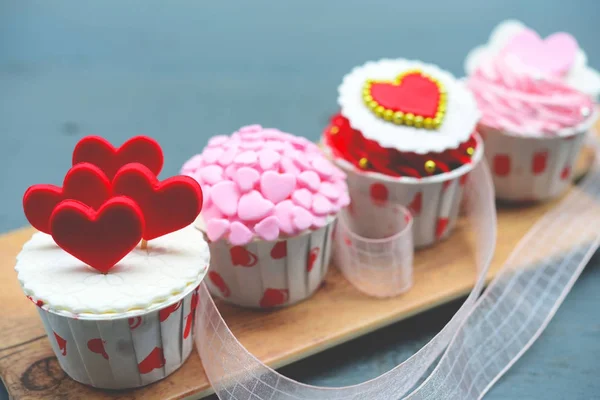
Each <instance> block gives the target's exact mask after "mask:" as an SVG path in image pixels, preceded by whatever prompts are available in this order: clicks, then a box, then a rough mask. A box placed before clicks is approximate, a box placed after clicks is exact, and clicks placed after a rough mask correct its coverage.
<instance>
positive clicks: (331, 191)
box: [319, 182, 342, 200]
mask: <svg viewBox="0 0 600 400" xmlns="http://www.w3.org/2000/svg"><path fill="white" fill-rule="evenodd" d="M319 193H321V194H322V195H323V196H325V197H327V198H329V199H332V200H337V198H338V197H340V194H342V192H341V191H340V189H339V188H338V187H337V186H335V185H334V184H332V183H330V182H323V183H321V187H320V188H319Z"/></svg>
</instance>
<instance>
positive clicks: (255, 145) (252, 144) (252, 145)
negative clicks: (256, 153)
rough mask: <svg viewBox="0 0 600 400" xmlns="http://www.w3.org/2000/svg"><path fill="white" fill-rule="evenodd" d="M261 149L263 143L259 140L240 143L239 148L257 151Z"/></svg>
mask: <svg viewBox="0 0 600 400" xmlns="http://www.w3.org/2000/svg"><path fill="white" fill-rule="evenodd" d="M262 147H263V142H262V141H260V140H253V141H247V140H244V141H243V142H242V143H240V148H241V149H244V150H257V149H261V148H262Z"/></svg>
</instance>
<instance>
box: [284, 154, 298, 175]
mask: <svg viewBox="0 0 600 400" xmlns="http://www.w3.org/2000/svg"><path fill="white" fill-rule="evenodd" d="M281 169H282V170H283V172H286V173H288V174H292V175H298V174H299V173H300V169H299V168H298V167H296V165H295V164H294V162H293V161H292V159H291V158H289V157H286V156H282V157H281Z"/></svg>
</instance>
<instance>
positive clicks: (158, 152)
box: [73, 136, 164, 179]
mask: <svg viewBox="0 0 600 400" xmlns="http://www.w3.org/2000/svg"><path fill="white" fill-rule="evenodd" d="M163 161H164V159H163V152H162V149H161V147H160V145H159V144H158V142H157V141H156V140H154V139H152V138H149V137H147V136H135V137H133V138H131V139H129V140H128V141H126V142H125V143H123V144H122V145H121V147H119V148H115V147H114V146H113V145H112V144H110V142H109V141H108V140H106V139H104V138H102V137H99V136H86V137H84V138H83V139H81V140H80V141H79V142H78V143H77V145H76V146H75V149H74V150H73V165H76V164H79V163H82V162H89V163H92V164H94V165H97V166H98V167H100V169H102V170H103V171H104V173H105V174H106V175H107V176H108V177H109V178H111V179H112V177H113V176H114V175H115V174H116V172H117V171H118V170H119V169H120V168H121V167H122V166H124V165H126V164H129V163H134V162H137V163H140V164H143V165H145V166H146V167H148V169H150V171H152V173H153V174H154V175H158V174H159V172H160V170H161V169H162V166H163Z"/></svg>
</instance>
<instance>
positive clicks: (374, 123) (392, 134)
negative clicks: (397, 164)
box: [338, 59, 480, 154]
mask: <svg viewBox="0 0 600 400" xmlns="http://www.w3.org/2000/svg"><path fill="white" fill-rule="evenodd" d="M412 69H420V70H421V71H423V72H425V73H428V74H429V75H431V76H433V77H435V78H436V79H438V80H439V81H441V82H442V83H443V84H444V86H445V87H446V91H447V92H448V94H447V96H448V103H447V106H446V115H445V116H444V120H443V121H442V125H441V126H440V127H439V128H438V129H434V130H428V129H423V128H415V127H411V126H406V125H396V124H394V123H392V122H389V121H385V120H383V119H382V118H379V117H377V116H376V115H375V114H374V113H373V112H372V111H371V110H370V109H369V108H368V107H367V106H366V105H365V104H364V102H363V97H362V91H363V86H364V84H365V82H366V81H367V80H368V79H374V80H387V81H394V80H395V79H396V77H397V76H398V75H399V74H401V73H402V72H404V71H407V70H412ZM338 92H339V97H338V103H339V105H340V107H341V113H342V115H343V116H344V117H346V118H347V119H348V121H350V125H351V126H352V127H353V128H354V129H356V130H358V131H360V132H361V133H362V134H363V136H364V137H366V138H367V139H371V140H375V141H376V142H377V143H379V145H380V146H382V147H387V148H394V149H397V150H399V151H402V152H414V153H418V154H425V153H429V152H436V153H440V152H442V151H444V150H448V149H455V148H457V147H458V146H459V145H460V144H461V143H463V142H465V141H466V140H468V139H469V137H470V136H471V133H473V130H474V129H475V126H476V124H477V121H478V120H479V118H480V114H479V111H478V109H477V104H476V102H475V99H474V97H473V95H472V94H471V92H470V91H469V90H468V89H467V88H466V87H465V85H464V84H463V83H462V82H460V81H458V80H457V79H456V78H454V76H452V74H450V73H449V72H447V71H444V70H442V69H440V68H438V67H436V66H435V65H431V64H425V63H422V62H420V61H412V60H404V59H395V60H392V59H383V60H379V61H375V62H368V63H366V64H364V65H362V66H360V67H356V68H354V69H353V70H352V71H351V72H350V73H349V74H348V75H346V76H345V77H344V80H343V82H342V84H341V85H340V87H339V89H338Z"/></svg>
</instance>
